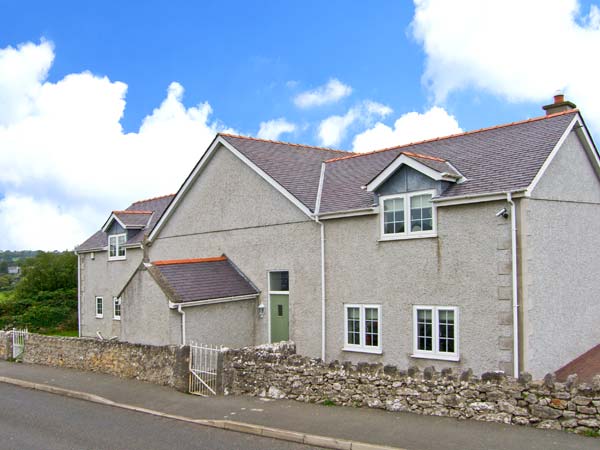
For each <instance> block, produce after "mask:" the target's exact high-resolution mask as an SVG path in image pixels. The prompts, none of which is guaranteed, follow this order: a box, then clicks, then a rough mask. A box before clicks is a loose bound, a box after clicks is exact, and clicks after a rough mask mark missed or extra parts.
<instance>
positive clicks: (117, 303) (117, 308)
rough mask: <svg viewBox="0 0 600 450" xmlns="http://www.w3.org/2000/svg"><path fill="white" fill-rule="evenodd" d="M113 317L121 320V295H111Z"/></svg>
mask: <svg viewBox="0 0 600 450" xmlns="http://www.w3.org/2000/svg"><path fill="white" fill-rule="evenodd" d="M113 319H115V320H121V297H113Z"/></svg>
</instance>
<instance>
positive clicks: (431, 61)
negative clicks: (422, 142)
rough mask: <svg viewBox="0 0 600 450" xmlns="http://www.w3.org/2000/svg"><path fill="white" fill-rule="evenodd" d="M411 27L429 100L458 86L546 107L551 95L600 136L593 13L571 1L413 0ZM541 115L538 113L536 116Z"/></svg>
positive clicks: (596, 14) (599, 39)
mask: <svg viewBox="0 0 600 450" xmlns="http://www.w3.org/2000/svg"><path fill="white" fill-rule="evenodd" d="M415 6H416V10H415V16H414V19H413V24H412V29H413V34H414V36H415V37H416V39H417V40H418V41H419V42H420V43H421V44H422V45H423V48H424V50H425V53H426V55H427V61H426V71H425V74H424V80H425V82H426V83H427V84H428V85H429V87H430V88H431V90H432V92H433V94H434V96H435V99H436V101H438V102H441V101H443V100H444V99H445V98H446V97H447V96H448V94H450V93H451V92H454V91H458V90H461V89H464V88H468V87H470V88H475V89H480V90H482V91H486V92H490V93H492V94H495V95H498V96H500V97H502V98H505V99H507V100H508V101H512V102H521V101H531V102H539V103H540V105H542V104H545V103H549V102H550V100H551V96H552V94H553V93H554V92H555V91H556V90H557V89H564V91H565V94H566V97H567V98H568V99H570V100H572V101H574V102H576V103H577V104H578V106H580V107H581V108H582V110H583V112H584V114H585V116H586V117H587V118H588V123H590V124H591V125H592V127H593V128H594V129H595V130H597V131H598V130H600V89H598V82H597V78H598V77H597V74H598V72H599V71H600V59H598V58H596V55H597V53H598V48H600V10H599V8H598V7H597V6H596V5H592V6H591V7H590V10H589V11H588V12H585V11H584V12H583V13H582V11H580V6H579V3H578V2H577V0H556V1H551V2H549V1H546V0H531V1H527V2H524V1H521V0H502V1H499V0H498V1H486V2H482V1H478V0H456V1H452V2H448V1H446V0H415ZM540 113H541V111H540Z"/></svg>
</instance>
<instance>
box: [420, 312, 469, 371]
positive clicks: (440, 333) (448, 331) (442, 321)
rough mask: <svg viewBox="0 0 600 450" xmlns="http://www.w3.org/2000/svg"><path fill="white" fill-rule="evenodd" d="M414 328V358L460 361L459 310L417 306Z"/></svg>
mask: <svg viewBox="0 0 600 450" xmlns="http://www.w3.org/2000/svg"><path fill="white" fill-rule="evenodd" d="M413 328H414V338H413V341H414V345H413V346H414V349H413V352H414V355H413V356H417V357H426V358H437V359H449V360H458V308H456V307H454V306H415V307H414V311H413Z"/></svg>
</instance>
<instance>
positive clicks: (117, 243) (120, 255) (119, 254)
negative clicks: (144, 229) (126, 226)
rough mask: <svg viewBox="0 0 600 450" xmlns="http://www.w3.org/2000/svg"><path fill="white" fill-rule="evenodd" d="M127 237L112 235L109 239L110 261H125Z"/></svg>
mask: <svg viewBox="0 0 600 450" xmlns="http://www.w3.org/2000/svg"><path fill="white" fill-rule="evenodd" d="M126 240H127V235H126V234H125V233H123V234H112V235H110V236H109V237H108V259H109V260H117V259H125V241H126Z"/></svg>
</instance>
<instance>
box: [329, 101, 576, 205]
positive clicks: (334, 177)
mask: <svg viewBox="0 0 600 450" xmlns="http://www.w3.org/2000/svg"><path fill="white" fill-rule="evenodd" d="M577 112H578V111H577V110H572V111H568V112H565V113H558V114H554V115H552V116H544V117H540V118H536V119H530V120H527V121H523V122H515V123H513V124H507V125H502V126H497V127H493V128H489V129H483V130H477V131H472V132H467V133H463V134H459V135H454V136H448V137H443V138H438V139H433V140H429V141H424V142H420V143H415V144H408V145H404V146H401V147H395V148H389V149H384V150H380V151H375V152H371V153H363V154H360V155H353V156H349V157H345V158H338V159H332V160H329V161H328V162H327V163H326V169H325V176H324V180H323V193H322V197H321V208H320V212H321V213H324V212H336V211H345V210H352V209H362V208H369V207H371V206H373V204H374V202H375V198H374V195H373V194H372V193H369V192H366V191H365V190H363V189H361V187H362V186H365V185H366V184H367V183H368V182H369V181H370V180H372V179H373V178H375V177H376V176H377V175H378V174H379V173H380V172H381V171H382V170H384V169H385V168H386V167H387V166H388V165H389V164H390V163H392V161H393V160H394V159H396V158H397V157H398V156H399V155H400V154H401V153H403V152H413V153H419V154H422V155H427V156H433V157H436V158H441V159H443V160H445V161H448V162H450V163H451V164H452V166H454V167H456V169H458V171H459V172H460V173H461V174H462V175H463V176H464V177H465V178H466V181H465V182H463V183H460V184H452V185H450V187H449V188H448V189H447V190H446V191H444V192H443V193H442V194H441V196H440V197H442V198H448V197H455V196H463V195H475V194H485V193H494V192H505V191H517V190H521V189H525V188H527V187H528V186H529V185H530V184H531V182H532V181H533V179H534V177H535V175H536V174H537V173H538V171H539V170H540V168H541V167H542V165H543V164H544V161H546V159H547V158H548V156H549V155H550V153H551V152H552V150H553V149H554V147H555V145H556V144H557V142H558V141H559V139H560V138H561V136H562V135H563V133H564V132H565V130H566V128H567V126H568V125H569V124H570V123H571V121H572V120H573V117H574V115H575V114H576V113H577ZM419 161H420V162H423V163H424V162H425V161H424V160H422V159H420V160H419ZM436 170H437V169H436Z"/></svg>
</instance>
